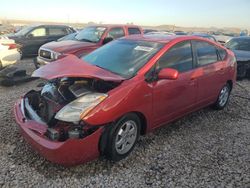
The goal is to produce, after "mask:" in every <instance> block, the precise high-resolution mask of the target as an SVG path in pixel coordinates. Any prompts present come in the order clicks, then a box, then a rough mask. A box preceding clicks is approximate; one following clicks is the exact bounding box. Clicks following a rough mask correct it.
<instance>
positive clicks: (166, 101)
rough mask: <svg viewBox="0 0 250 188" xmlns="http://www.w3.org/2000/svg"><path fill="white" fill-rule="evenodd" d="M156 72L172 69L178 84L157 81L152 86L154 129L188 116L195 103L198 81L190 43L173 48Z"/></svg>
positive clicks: (158, 63) (174, 81)
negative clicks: (195, 75)
mask: <svg viewBox="0 0 250 188" xmlns="http://www.w3.org/2000/svg"><path fill="white" fill-rule="evenodd" d="M156 67H157V68H156V69H157V70H161V69H162V68H173V69H176V70H178V71H179V77H178V78H177V80H157V81H155V82H153V83H152V86H153V116H154V122H155V125H156V126H157V125H158V126H160V125H161V124H163V123H166V122H168V121H171V120H172V119H175V118H177V117H179V116H181V115H182V114H184V113H186V112H188V111H189V110H190V109H191V108H192V107H193V106H194V105H195V102H196V94H197V81H196V80H193V79H192V76H193V67H194V63H193V53H192V48H191V42H190V41H185V42H181V43H178V44H176V45H174V46H173V47H172V48H171V49H170V50H168V51H167V52H166V53H165V54H164V55H163V56H162V57H161V58H160V59H159V61H158V62H157V64H156Z"/></svg>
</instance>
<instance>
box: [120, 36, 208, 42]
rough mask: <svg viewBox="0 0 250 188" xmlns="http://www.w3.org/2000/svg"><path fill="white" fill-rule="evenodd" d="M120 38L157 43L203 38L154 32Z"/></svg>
mask: <svg viewBox="0 0 250 188" xmlns="http://www.w3.org/2000/svg"><path fill="white" fill-rule="evenodd" d="M122 39H129V40H140V41H149V42H159V43H168V42H170V41H173V40H176V39H179V40H194V39H196V40H197V39H199V40H204V41H206V39H204V38H200V37H197V36H189V35H164V34H159V35H158V34H155V35H147V34H144V35H130V36H127V37H123V38H122Z"/></svg>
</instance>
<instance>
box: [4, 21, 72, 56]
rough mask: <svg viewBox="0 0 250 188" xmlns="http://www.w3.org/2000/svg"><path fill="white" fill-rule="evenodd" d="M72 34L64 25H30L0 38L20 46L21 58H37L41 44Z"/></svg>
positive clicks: (69, 28)
mask: <svg viewBox="0 0 250 188" xmlns="http://www.w3.org/2000/svg"><path fill="white" fill-rule="evenodd" d="M74 32H75V30H74V29H73V28H71V27H69V26H64V25H32V26H27V27H25V28H23V29H21V30H20V31H18V32H17V33H13V34H8V35H4V36H1V38H5V39H12V40H14V41H15V43H16V44H18V45H20V46H21V48H20V50H21V52H22V57H34V56H37V54H38V49H39V48H40V47H41V46H42V45H43V44H45V43H48V42H51V41H55V40H57V39H59V38H61V37H63V36H65V35H68V34H70V33H74Z"/></svg>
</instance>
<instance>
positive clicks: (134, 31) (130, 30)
mask: <svg viewBox="0 0 250 188" xmlns="http://www.w3.org/2000/svg"><path fill="white" fill-rule="evenodd" d="M128 34H129V35H137V34H141V31H140V29H139V28H131V27H130V28H128Z"/></svg>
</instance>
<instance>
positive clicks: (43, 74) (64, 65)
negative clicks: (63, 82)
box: [32, 55, 124, 82]
mask: <svg viewBox="0 0 250 188" xmlns="http://www.w3.org/2000/svg"><path fill="white" fill-rule="evenodd" d="M32 76H33V77H40V78H44V79H47V80H51V79H55V78H63V77H85V78H98V79H102V80H108V81H118V82H120V81H122V80H124V78H123V77H121V76H119V75H116V74H114V73H111V72H109V71H106V70H104V69H101V68H98V67H96V66H92V65H90V64H88V63H86V62H84V61H83V60H81V59H79V58H77V57H76V56H74V55H68V56H67V57H65V58H63V59H60V60H58V61H55V62H54V63H51V64H48V65H47V66H44V67H41V68H40V69H38V70H35V71H34V72H33V74H32Z"/></svg>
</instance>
